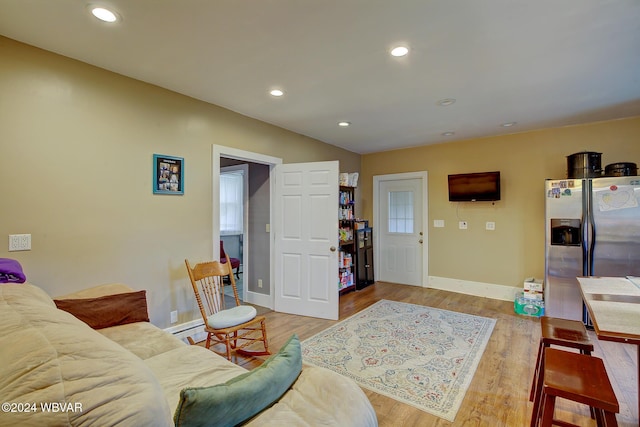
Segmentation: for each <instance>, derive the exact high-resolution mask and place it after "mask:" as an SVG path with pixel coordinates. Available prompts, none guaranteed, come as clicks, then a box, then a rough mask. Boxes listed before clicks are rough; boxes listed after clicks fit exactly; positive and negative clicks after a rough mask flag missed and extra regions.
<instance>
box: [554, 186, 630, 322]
mask: <svg viewBox="0 0 640 427" xmlns="http://www.w3.org/2000/svg"><path fill="white" fill-rule="evenodd" d="M545 197H546V203H545V210H546V226H545V227H546V232H545V234H546V239H545V313H546V314H547V315H549V316H553V317H562V318H566V319H574V320H582V321H584V322H585V324H587V325H589V318H588V315H587V312H586V310H585V308H584V304H583V303H582V296H581V294H580V289H579V286H578V282H577V279H576V277H579V276H613V277H624V276H640V203H639V200H640V177H638V176H625V177H613V178H584V179H561V180H547V181H546V184H545Z"/></svg>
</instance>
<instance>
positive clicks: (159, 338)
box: [0, 283, 377, 427]
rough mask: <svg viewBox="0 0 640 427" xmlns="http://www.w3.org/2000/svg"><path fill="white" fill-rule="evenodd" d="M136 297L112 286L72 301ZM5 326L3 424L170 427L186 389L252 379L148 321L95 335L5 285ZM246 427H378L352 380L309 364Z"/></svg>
mask: <svg viewBox="0 0 640 427" xmlns="http://www.w3.org/2000/svg"><path fill="white" fill-rule="evenodd" d="M130 291H131V288H129V287H127V286H125V285H119V284H112V285H103V286H100V287H97V288H93V289H90V290H87V291H84V292H79V293H76V294H74V295H68V296H66V298H92V297H98V296H102V295H107V294H119V293H123V292H130ZM0 319H1V321H0V396H1V397H2V399H1V400H2V402H4V403H3V408H2V412H0V425H3V426H4V425H20V426H43V425H47V426H66V425H74V426H75V425H83V426H84V425H96V426H113V425H121V426H154V427H157V426H168V425H174V413H175V411H176V407H177V406H178V403H179V401H180V399H181V390H183V389H185V388H187V387H189V388H192V387H209V386H212V385H216V384H222V383H225V382H227V381H228V380H230V379H232V378H235V377H238V376H239V375H242V374H246V373H247V372H248V371H247V370H246V369H244V368H242V367H239V366H237V365H235V364H233V363H231V362H229V361H227V360H226V359H225V358H223V357H220V356H218V355H217V354H215V353H213V352H211V351H209V350H206V349H205V348H203V347H200V346H190V345H188V344H186V343H184V342H182V341H181V340H179V339H177V338H175V337H173V336H172V335H171V334H168V333H166V332H165V331H162V330H161V329H159V328H157V327H155V326H154V325H152V324H151V323H149V322H134V323H127V324H122V325H118V326H113V327H107V328H104V329H92V328H91V327H89V326H88V325H87V324H86V323H84V322H82V321H80V320H78V319H77V318H76V317H74V316H73V315H71V314H69V313H67V312H65V311H62V310H60V309H58V308H57V307H56V305H55V303H54V301H53V300H52V298H51V297H49V296H48V295H47V293H46V292H44V291H43V290H42V289H40V288H38V287H36V286H34V285H32V284H28V283H25V284H2V285H0ZM252 374H253V371H252ZM247 375H249V374H247ZM248 378H250V377H248ZM246 379H247V378H245V380H246ZM243 423H244V424H246V425H249V426H278V427H280V426H285V425H286V426H314V427H315V426H376V425H377V420H376V415H375V411H374V410H373V408H372V406H371V404H370V402H369V400H368V399H367V397H366V396H365V394H364V393H363V392H362V390H361V389H360V388H359V387H358V386H357V385H356V384H355V383H354V382H352V381H351V380H349V379H346V378H344V377H342V376H340V375H338V374H335V373H333V372H331V371H328V370H325V369H322V368H317V367H311V366H304V368H303V369H302V372H301V373H300V375H299V376H298V377H297V379H295V382H294V383H293V385H292V386H291V387H289V388H288V389H287V390H286V392H285V393H284V394H283V395H282V396H281V397H279V398H278V400H277V401H276V402H275V404H273V405H271V406H269V407H267V408H266V409H264V410H262V411H261V412H259V413H258V414H257V415H255V416H253V417H251V418H250V419H249V420H247V421H246V422H243Z"/></svg>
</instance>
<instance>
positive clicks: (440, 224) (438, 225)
mask: <svg viewBox="0 0 640 427" xmlns="http://www.w3.org/2000/svg"><path fill="white" fill-rule="evenodd" d="M433 226H434V227H435V228H442V227H444V219H434V220H433Z"/></svg>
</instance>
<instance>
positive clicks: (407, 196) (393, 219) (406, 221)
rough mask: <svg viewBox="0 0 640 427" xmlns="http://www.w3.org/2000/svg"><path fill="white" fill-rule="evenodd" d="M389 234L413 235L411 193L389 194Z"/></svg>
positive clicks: (391, 192) (392, 192) (397, 192)
mask: <svg viewBox="0 0 640 427" xmlns="http://www.w3.org/2000/svg"><path fill="white" fill-rule="evenodd" d="M388 229H389V233H403V234H412V233H413V192H411V191H390V192H389V226H388Z"/></svg>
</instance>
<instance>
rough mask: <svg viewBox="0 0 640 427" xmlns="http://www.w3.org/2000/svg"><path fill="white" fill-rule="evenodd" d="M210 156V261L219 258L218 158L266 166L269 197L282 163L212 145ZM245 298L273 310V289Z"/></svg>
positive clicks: (274, 159) (271, 208)
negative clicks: (274, 175)
mask: <svg viewBox="0 0 640 427" xmlns="http://www.w3.org/2000/svg"><path fill="white" fill-rule="evenodd" d="M212 149H213V150H212V154H211V166H212V171H211V182H212V187H211V194H212V197H213V199H212V205H213V206H212V215H211V221H212V230H213V231H212V239H213V240H212V259H218V258H220V245H219V244H217V242H219V241H220V158H221V157H226V158H230V159H236V160H244V161H247V162H252V163H259V164H263V165H268V166H269V191H270V194H271V196H273V194H275V180H274V179H273V173H274V172H273V170H274V168H275V166H276V165H279V164H281V163H282V159H281V158H278V157H272V156H267V155H264V154H259V153H253V152H251V151H244V150H239V149H237V148H232V147H225V146H223V145H216V144H214V145H213V147H212ZM270 199H271V200H273V197H271V198H270ZM273 217H274V214H273V202H271V206H270V209H269V223H272V222H273V221H272V220H273ZM273 242H274V241H273V237H271V236H270V238H269V253H270V259H269V266H271V267H272V266H273ZM270 270H271V271H270V272H269V278H270V280H269V283H271V284H272V286H273V284H274V283H275V279H274V277H275V272H274V270H273V268H270ZM245 287H246V288H247V289H248V284H247V285H245ZM245 293H246V297H247V300H246V302H248V303H252V304H257V305H260V306H262V307H267V308H269V309H273V306H274V297H275V292H273V289H269V295H263V294H258V293H255V292H252V293H251V294H249V293H248V292H246V291H245Z"/></svg>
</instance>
